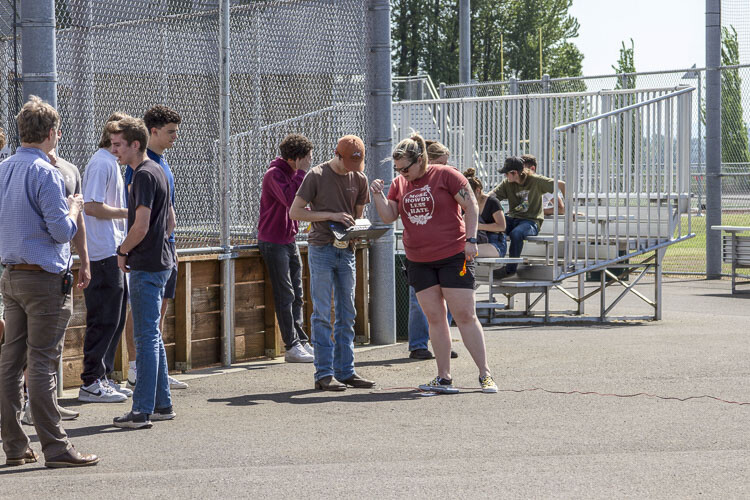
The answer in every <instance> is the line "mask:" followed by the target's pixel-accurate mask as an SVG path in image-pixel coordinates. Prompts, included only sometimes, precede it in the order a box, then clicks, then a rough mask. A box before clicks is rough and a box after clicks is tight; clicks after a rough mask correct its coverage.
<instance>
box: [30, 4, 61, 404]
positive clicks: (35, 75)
mask: <svg viewBox="0 0 750 500" xmlns="http://www.w3.org/2000/svg"><path fill="white" fill-rule="evenodd" d="M21 39H22V40H23V43H22V44H21V74H22V78H21V79H22V81H23V100H24V102H26V101H28V100H29V96H30V95H35V96H37V97H39V98H41V99H43V100H45V101H47V102H48V103H49V104H50V105H51V106H52V107H53V108H55V109H57V51H56V44H55V2H54V0H44V1H38V2H21ZM57 395H58V396H62V395H63V365H62V356H60V362H59V363H58V365H57Z"/></svg>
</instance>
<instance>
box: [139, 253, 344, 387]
mask: <svg viewBox="0 0 750 500" xmlns="http://www.w3.org/2000/svg"><path fill="white" fill-rule="evenodd" d="M307 262H308V265H309V267H310V295H311V298H312V303H313V313H312V318H311V323H312V343H313V346H314V347H315V380H320V379H322V378H325V377H329V376H331V375H333V376H334V377H336V379H338V380H346V379H348V378H350V377H352V376H353V375H354V318H355V317H356V310H355V308H354V287H355V284H356V277H357V275H356V272H357V271H356V266H355V263H356V261H355V257H354V252H353V251H352V250H351V248H350V247H347V248H336V247H334V246H333V245H323V246H316V245H310V246H308V248H307ZM331 295H333V306H334V314H335V323H334V324H333V327H331ZM331 332H333V340H332V339H331ZM138 376H139V377H140V374H139V375H138Z"/></svg>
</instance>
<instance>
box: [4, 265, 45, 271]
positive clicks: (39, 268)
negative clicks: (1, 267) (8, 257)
mask: <svg viewBox="0 0 750 500" xmlns="http://www.w3.org/2000/svg"><path fill="white" fill-rule="evenodd" d="M5 267H6V268H7V269H10V270H11V271H44V269H42V266H37V265H36V264H9V265H7V266H5Z"/></svg>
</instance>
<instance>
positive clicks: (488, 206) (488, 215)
mask: <svg viewBox="0 0 750 500" xmlns="http://www.w3.org/2000/svg"><path fill="white" fill-rule="evenodd" d="M502 209H503V207H502V205H500V200H498V199H497V198H496V197H495V196H493V195H490V196H488V197H487V201H485V202H484V209H483V210H482V213H481V214H479V223H480V224H494V223H495V218H494V217H493V216H492V214H494V213H495V212H497V211H498V210H502ZM488 232H489V231H478V233H479V234H477V240H478V241H479V243H487V241H488V239H487V233H488Z"/></svg>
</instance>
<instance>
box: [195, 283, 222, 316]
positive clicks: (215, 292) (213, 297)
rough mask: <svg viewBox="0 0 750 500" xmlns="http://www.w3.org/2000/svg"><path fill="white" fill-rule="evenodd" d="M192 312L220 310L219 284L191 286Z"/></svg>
mask: <svg viewBox="0 0 750 500" xmlns="http://www.w3.org/2000/svg"><path fill="white" fill-rule="evenodd" d="M190 300H191V302H192V310H193V314H199V313H204V312H211V311H219V310H221V285H218V284H217V285H208V286H201V287H193V289H192V295H191V299H190Z"/></svg>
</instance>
